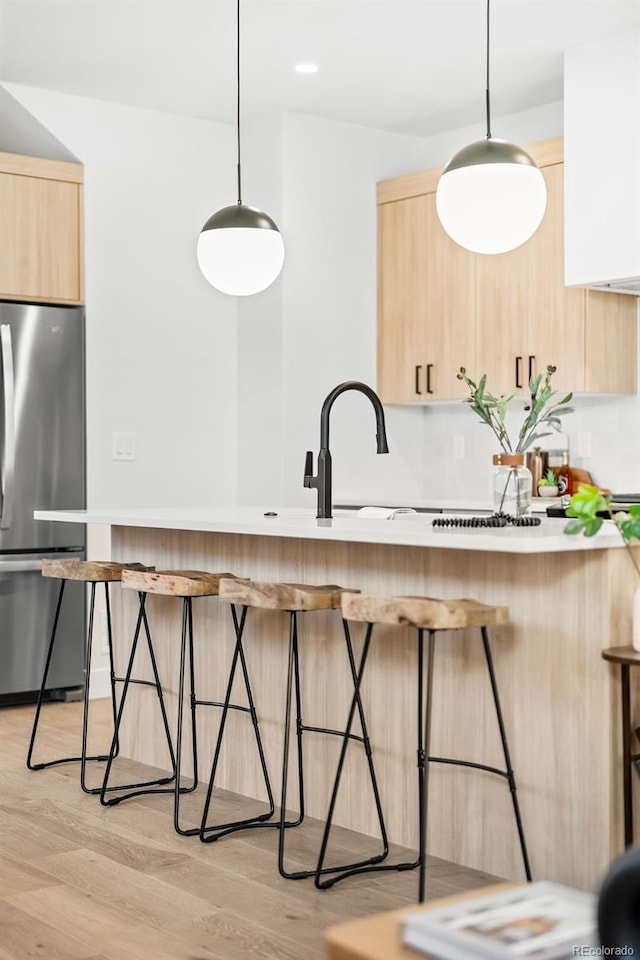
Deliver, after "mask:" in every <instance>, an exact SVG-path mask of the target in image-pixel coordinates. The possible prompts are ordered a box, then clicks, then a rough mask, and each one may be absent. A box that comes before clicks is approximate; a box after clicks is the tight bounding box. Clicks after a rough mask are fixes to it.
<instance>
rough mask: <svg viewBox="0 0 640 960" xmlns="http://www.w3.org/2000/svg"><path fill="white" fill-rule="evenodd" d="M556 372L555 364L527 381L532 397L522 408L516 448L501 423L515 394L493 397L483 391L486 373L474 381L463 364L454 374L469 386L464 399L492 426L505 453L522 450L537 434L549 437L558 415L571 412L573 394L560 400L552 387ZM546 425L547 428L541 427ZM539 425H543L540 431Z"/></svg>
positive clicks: (559, 417) (532, 441) (534, 439)
mask: <svg viewBox="0 0 640 960" xmlns="http://www.w3.org/2000/svg"><path fill="white" fill-rule="evenodd" d="M555 372H556V368H555V367H552V366H548V367H547V370H546V373H545V374H544V375H543V374H541V373H540V374H538V376H537V377H534V379H533V380H531V382H530V384H529V392H530V396H531V400H530V401H529V403H528V404H527V406H526V407H525V410H526V411H527V417H526V418H525V420H524V422H523V424H522V426H521V427H520V432H519V434H518V442H517V444H516V445H515V448H514V445H513V443H512V441H511V439H510V437H509V434H508V432H507V428H506V427H505V423H504V421H505V417H506V413H507V408H508V406H509V404H510V403H511V401H512V400H513V398H514V396H515V394H513V393H512V394H510V395H509V396H508V397H504V396H501V397H494V396H493V394H491V393H488V392H487V390H486V383H487V377H486V374H485V375H483V376H482V377H481V378H480V380H479V381H478V383H475V382H474V381H473V380H472V379H471V377H469V376H467V371H466V370H465V368H464V367H460V370H459V371H458V374H457V376H458V380H463V381H464V382H465V383H466V385H467V387H468V388H469V396H468V397H465V398H464V402H465V403H468V404H469V405H470V407H471V409H472V410H473V411H474V413H476V414H477V415H478V416H479V418H480V419H481V420H482V422H483V423H486V424H487V426H489V427H491V429H492V430H493V432H494V434H495V435H496V437H497V438H498V442H499V443H500V446H501V447H502V449H503V450H504V451H505V453H524V451H525V450H527V449H528V448H529V447H530V446H532V444H533V443H535V441H536V440H539V439H540V437H546V436H549V434H551V433H552V432H553V431H554V430H556V431H558V430H560V425H561V417H563V416H565V415H566V414H567V413H572V412H573V408H572V407H570V406H567V404H568V403H569V401H570V400H571V397H572V394H571V393H568V394H567V395H566V396H564V397H562V399H561V400H556V397H557V394H556V393H554V391H553V389H552V387H551V378H552V376H553V374H554V373H555ZM545 427H549V428H550V429H548V430H547V429H544V428H545ZM540 428H543V430H542V432H540Z"/></svg>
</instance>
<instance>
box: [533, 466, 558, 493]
mask: <svg viewBox="0 0 640 960" xmlns="http://www.w3.org/2000/svg"><path fill="white" fill-rule="evenodd" d="M558 493H559V490H558V483H557V480H556V475H555V473H554V472H553V470H547V472H546V473H545V475H544V477H542V478H541V479H540V480H538V496H539V497H557V496H558Z"/></svg>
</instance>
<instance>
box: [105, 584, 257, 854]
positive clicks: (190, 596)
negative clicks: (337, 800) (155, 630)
mask: <svg viewBox="0 0 640 960" xmlns="http://www.w3.org/2000/svg"><path fill="white" fill-rule="evenodd" d="M222 578H225V579H227V580H229V579H230V580H231V582H233V581H234V579H235V578H234V574H232V573H208V572H206V571H201V570H152V571H133V570H129V571H126V572H125V573H124V574H123V577H122V586H123V588H124V589H127V590H136V591H137V593H138V597H139V601H140V606H139V610H138V619H137V622H136V628H135V633H134V637H133V642H132V646H131V652H130V655H129V663H128V667H127V673H126V676H125V680H124V688H123V691H122V699H121V701H120V707H119V710H118V715H117V717H116V723H115V732H114V737H113V743H112V749H111V753H110V755H109V757H108V760H107V768H106V772H105V779H104V784H103V790H102V793H101V796H100V802H101V803H102V804H103V805H104V806H113V805H115V804H116V803H121V802H122V801H123V800H128V799H130V798H131V797H136V796H140V795H144V794H148V793H154V794H157V793H172V794H173V797H174V803H173V823H174V827H175V830H176V832H177V833H180V834H182V835H183V836H192V835H193V836H195V835H196V834H199V833H200V827H199V826H197V827H192V828H188V829H185V828H184V827H182V826H181V824H180V796H181V794H184V793H192V792H193V791H194V790H196V788H197V786H198V745H197V732H196V709H197V707H199V706H215V707H222V706H224V704H223V703H221V702H217V701H213V700H202V699H198V697H197V696H196V677H195V664H194V640H193V638H194V631H193V608H192V603H193V600H194V598H197V597H217V596H218V590H219V585H220V581H221V580H222ZM150 594H155V595H158V596H164V597H176V598H180V599H182V634H181V644H180V667H179V678H178V719H177V727H176V744H175V751H174V748H173V743H172V737H171V734H170V731H169V723H168V720H167V715H166V712H165V710H164V709H163V710H162V720H163V724H164V729H165V735H166V738H167V743H168V746H169V755H170V758H171V764H172V770H173V772H174V777H171V778H170V779H169V781H167V782H170V781H174V786H173V787H172V788H171V789H163V790H155V789H152V790H148V789H145V790H134V791H133V792H130V793H126V794H124V795H121V796H116V797H112V798H109V799H107V798H106V792H107V790H108V789H109V788H108V787H107V783H108V779H109V776H110V773H111V767H112V763H113V760H114V758H115V755H116V747H117V738H118V733H119V730H120V725H121V721H122V715H123V712H124V707H125V703H126V699H127V694H128V691H129V684H130V683H135V682H141V681H134V680H131V679H130V678H131V672H132V670H133V664H134V661H135V657H136V651H137V648H138V641H139V637H140V630H141V628H142V626H143V625H144V628H145V633H146V637H147V641H148V645H149V651H150V653H151V658H152V663H154V670H155V657H154V655H153V645H152V640H151V631H150V628H149V623H148V620H147V613H146V600H147V596H148V595H150ZM238 655H239V656H240V657H241V660H242V665H243V676H244V682H245V689H246V693H247V698H248V701H249V706H248V707H244V706H237V705H234V704H228V709H234V710H241V711H244V712H247V713H249V714H250V716H251V720H252V723H253V728H254V731H255V736H256V741H257V747H258V753H259V756H260V759H261V761H262V770H263V774H264V777H265V782H266V785H267V791H268V793H270V791H271V786H270V783H269V779H268V774H267V768H266V762H265V760H264V752H263V749H262V742H261V739H260V732H259V730H258V720H257V715H256V711H255V706H254V703H253V694H252V691H251V684H250V682H249V675H248V672H247V669H246V663H245V660H244V653H243V652H242V650H240V651H238V649H237V647H236V657H237V656H238ZM187 659H188V662H189V707H190V712H191V745H192V750H193V783H192V784H191V786H188V787H183V786H182V785H181V766H182V729H183V711H184V687H185V673H186V669H187ZM234 662H235V661H234ZM138 786H144V785H138Z"/></svg>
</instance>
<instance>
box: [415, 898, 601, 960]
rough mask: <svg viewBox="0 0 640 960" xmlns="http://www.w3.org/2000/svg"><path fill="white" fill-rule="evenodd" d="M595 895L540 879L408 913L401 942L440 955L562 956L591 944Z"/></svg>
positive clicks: (489, 959)
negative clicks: (445, 905)
mask: <svg viewBox="0 0 640 960" xmlns="http://www.w3.org/2000/svg"><path fill="white" fill-rule="evenodd" d="M596 909H597V900H596V895H595V894H593V893H585V892H584V891H582V890H576V889H574V888H573V887H565V886H563V885H562V884H558V883H551V882H547V881H541V882H537V883H529V884H526V885H523V886H518V887H514V888H512V889H509V890H503V891H500V892H498V893H492V894H490V895H488V896H485V897H482V896H478V897H472V898H470V899H468V900H463V901H458V902H456V903H452V904H451V905H450V906H448V907H436V908H434V909H432V910H421V911H419V912H416V913H412V914H409V915H408V916H407V917H406V918H405V920H404V922H403V925H402V931H401V940H402V943H403V944H404V945H405V946H407V947H411V948H412V949H414V950H417V951H418V952H421V953H426V954H430V955H431V956H434V957H441V958H443V960H519V958H522V960H561V958H564V957H574V956H580V947H593V946H596V943H597V940H596Z"/></svg>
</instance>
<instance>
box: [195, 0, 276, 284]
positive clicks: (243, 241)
mask: <svg viewBox="0 0 640 960" xmlns="http://www.w3.org/2000/svg"><path fill="white" fill-rule="evenodd" d="M236 22H237V57H236V63H237V122H236V127H237V144H238V202H237V203H235V204H233V205H232V206H230V207H223V208H222V210H218V211H217V213H214V214H213V215H212V216H211V217H209V219H208V220H207V222H206V223H205V225H204V226H203V228H202V230H201V232H200V236H199V237H198V247H197V257H198V265H199V267H200V270H201V271H202V273H203V275H204V277H205V279H206V280H208V281H209V283H210V284H211V285H212V286H214V287H216V289H217V290H220V291H221V292H222V293H228V294H231V295H232V296H237V297H246V296H250V295H251V294H253V293H260V291H261V290H265V289H266V288H267V287H268V286H270V285H271V284H272V283H273V281H274V280H275V279H276V278H277V277H278V275H279V273H280V271H281V270H282V265H283V263H284V243H283V241H282V235H281V233H280V231H279V230H278V227H277V226H276V224H275V223H274V221H273V220H272V219H271V217H270V216H268V214H266V213H263V212H262V210H257V209H256V208H255V207H249V206H247V204H244V203H243V202H242V181H241V169H240V0H237V17H236Z"/></svg>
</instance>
